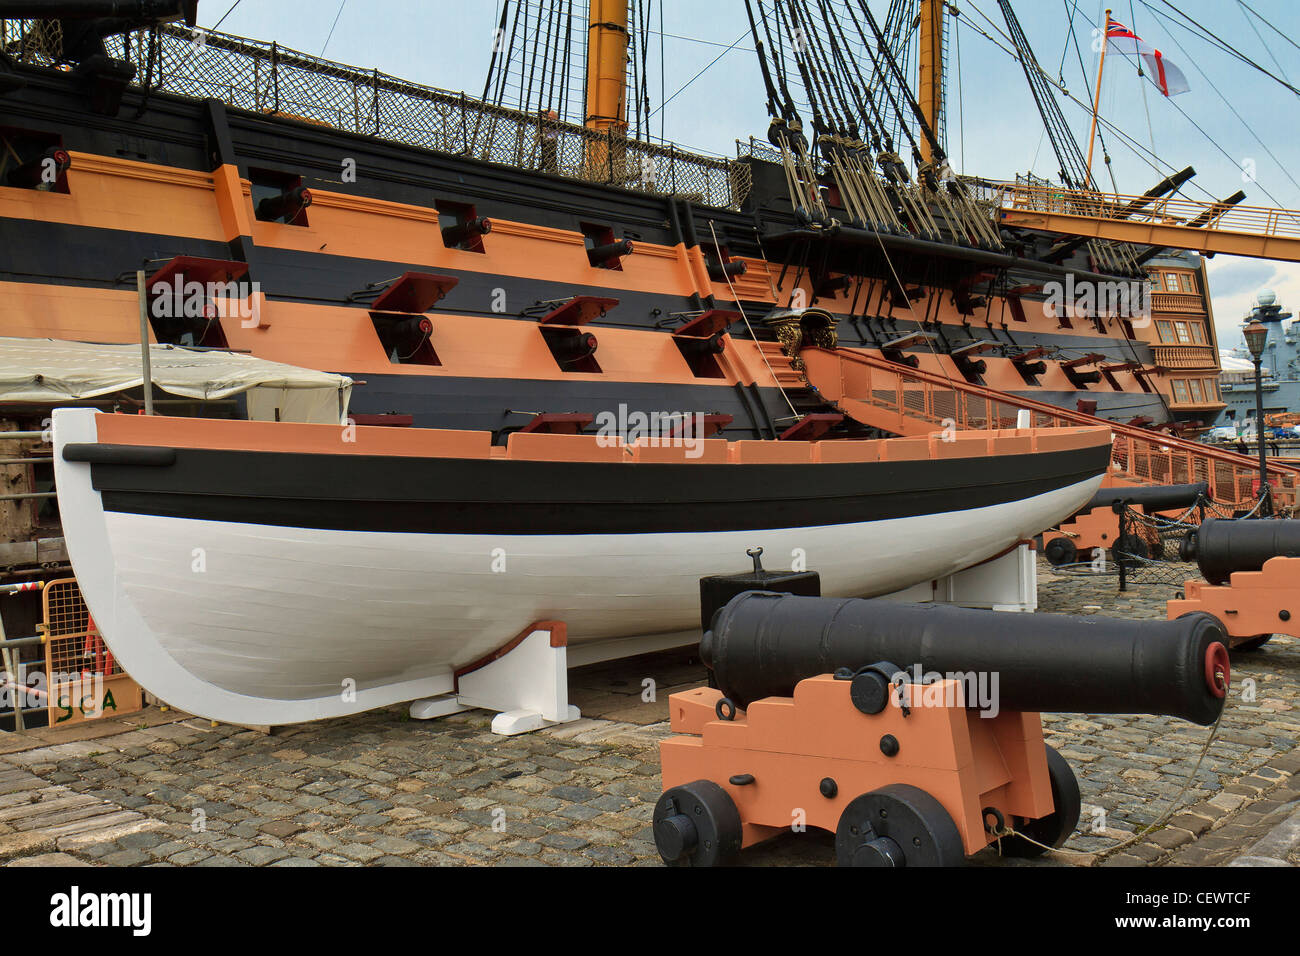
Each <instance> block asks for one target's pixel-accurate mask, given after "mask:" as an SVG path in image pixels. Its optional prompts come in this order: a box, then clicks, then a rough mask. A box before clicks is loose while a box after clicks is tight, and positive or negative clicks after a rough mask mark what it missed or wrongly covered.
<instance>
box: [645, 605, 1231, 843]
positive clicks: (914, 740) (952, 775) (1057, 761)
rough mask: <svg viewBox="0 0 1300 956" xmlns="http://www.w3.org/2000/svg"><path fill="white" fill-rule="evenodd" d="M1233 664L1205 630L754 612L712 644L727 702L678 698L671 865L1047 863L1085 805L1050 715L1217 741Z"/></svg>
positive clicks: (1090, 621) (856, 612) (662, 817)
mask: <svg viewBox="0 0 1300 956" xmlns="http://www.w3.org/2000/svg"><path fill="white" fill-rule="evenodd" d="M1226 645H1227V637H1226V635H1225V634H1224V631H1223V628H1222V627H1221V626H1220V625H1219V623H1218V622H1217V621H1216V620H1215V619H1214V618H1212V617H1211V616H1209V615H1207V614H1190V615H1186V616H1184V617H1182V618H1181V619H1179V620H1176V621H1170V622H1140V623H1139V622H1127V621H1119V620H1107V619H1099V618H1068V617H1059V616H1053V615H1021V614H1011V613H1001V612H991V611H974V610H965V609H960V608H955V607H948V606H944V605H907V604H900V603H895V602H889V601H864V600H838V599H826V598H806V597H798V596H792V595H788V594H786V595H778V594H771V593H764V592H748V593H745V594H741V595H739V596H738V597H736V598H735V599H733V600H732V601H731V602H730V603H728V604H727V605H726V607H724V608H722V609H721V610H719V611H718V612H717V613H716V614H715V615H714V617H713V627H712V629H711V630H710V631H709V632H708V633H706V635H705V638H704V641H703V643H702V645H701V657H702V658H703V660H704V662H705V664H706V665H707V666H708V667H709V668H710V669H711V670H712V671H713V676H714V679H715V683H716V684H717V685H718V686H717V687H716V688H698V689H696V690H691V691H686V692H683V693H678V694H674V695H673V696H672V698H671V702H670V705H669V714H670V718H671V726H672V730H673V731H674V733H675V736H673V737H671V738H669V739H668V740H666V741H664V742H663V743H662V744H661V745H660V758H661V761H662V764H663V782H664V788H665V790H664V793H663V795H662V796H661V797H660V799H659V802H658V803H657V804H656V806H655V812H654V835H655V843H656V846H657V847H658V849H659V852H660V855H661V857H662V858H663V859H664V861H665V862H666V863H668V864H670V865H677V866H715V865H719V864H725V863H727V862H729V861H730V860H732V859H734V858H735V856H736V854H737V853H738V852H739V851H740V850H741V849H742V848H744V847H749V846H752V845H754V844H756V843H760V842H762V841H764V840H767V839H769V838H771V837H774V836H776V835H778V834H780V833H782V832H787V831H789V830H790V829H791V828H792V827H793V828H795V829H796V830H797V829H800V828H801V827H816V828H819V829H823V830H827V831H830V832H832V833H834V834H835V855H836V860H837V862H838V863H839V864H840V865H842V866H883V867H903V866H951V865H956V864H959V863H961V862H962V861H963V860H964V858H965V857H966V856H968V855H970V854H973V853H976V852H978V851H980V850H982V849H983V848H985V847H987V846H989V845H990V844H993V843H1000V851H1001V852H1002V853H1003V854H1004V855H1011V856H1033V855H1037V854H1040V853H1044V852H1046V851H1047V850H1048V849H1050V848H1053V847H1059V846H1061V845H1062V844H1063V843H1064V842H1065V841H1066V839H1068V837H1069V836H1070V834H1071V833H1073V831H1074V829H1075V827H1076V825H1077V823H1078V819H1079V812H1080V797H1079V788H1078V784H1077V782H1076V780H1075V777H1074V773H1073V771H1072V770H1071V769H1070V767H1069V765H1068V763H1066V761H1065V760H1064V759H1063V758H1062V757H1061V756H1060V755H1059V754H1058V753H1056V751H1054V750H1053V749H1052V748H1051V747H1049V746H1047V745H1046V744H1045V743H1044V740H1043V732H1042V722H1041V719H1040V717H1039V711H1042V710H1049V711H1054V712H1076V711H1077V712H1087V713H1143V714H1146V713H1151V714H1165V715H1170V716H1181V717H1186V718H1187V719H1190V720H1194V721H1196V722H1198V723H1202V724H1208V723H1213V722H1214V720H1215V719H1217V716H1218V714H1219V712H1220V711H1221V710H1222V707H1223V703H1224V699H1225V697H1226V690H1227V687H1228V685H1229V681H1230V674H1229V664H1228V652H1227V647H1226ZM927 672H929V673H927Z"/></svg>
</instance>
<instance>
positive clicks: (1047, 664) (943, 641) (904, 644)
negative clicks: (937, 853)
mask: <svg viewBox="0 0 1300 956" xmlns="http://www.w3.org/2000/svg"><path fill="white" fill-rule="evenodd" d="M1227 646H1228V638H1227V635H1226V633H1225V631H1224V628H1223V625H1222V624H1220V623H1219V621H1218V620H1216V619H1215V618H1214V617H1213V616H1211V615H1209V614H1200V613H1198V614H1189V615H1186V616H1184V617H1181V618H1179V619H1178V620H1175V621H1158V622H1154V621H1123V620H1116V619H1110V618H1095V617H1065V616H1060V615H1047V614H1025V615H1020V614H1006V613H997V612H991V611H981V610H968V609H965V608H957V607H951V606H947V605H939V604H902V603H898V602H894V601H882V600H860V599H833V598H808V597H798V596H793V595H778V594H770V593H763V592H750V593H747V594H742V595H740V596H739V597H737V598H736V599H734V600H733V601H731V602H730V603H729V604H728V605H727V606H726V607H724V608H723V609H722V610H720V611H719V612H718V613H717V614H716V615H714V617H713V621H712V626H711V628H710V630H709V632H708V633H706V634H705V635H704V640H703V641H702V642H701V644H700V656H701V659H702V660H703V661H704V664H705V666H707V667H708V668H709V669H710V670H711V671H712V672H713V676H714V679H715V681H716V683H717V686H718V688H719V689H720V690H721V691H722V693H723V694H725V695H726V697H727V698H729V699H730V700H731V701H732V703H733V704H734V705H735V706H737V707H740V708H745V707H747V706H748V705H749V704H750V703H752V702H753V701H756V700H761V699H763V698H767V697H784V696H789V695H790V694H792V693H793V691H794V687H795V685H796V684H798V683H799V682H800V681H801V680H804V679H805V678H809V677H813V676H815V675H818V674H831V673H835V672H838V671H844V670H848V671H854V672H856V671H860V670H862V669H863V668H868V667H870V666H871V665H873V664H876V663H877V662H880V661H893V662H895V663H897V664H899V665H901V666H902V667H903V668H910V667H912V666H913V665H917V666H919V667H920V669H921V670H922V671H924V672H927V673H930V672H938V673H941V674H943V673H965V674H970V673H975V674H996V675H997V677H998V681H999V705H1000V706H1001V707H1003V708H1006V709H1008V710H1016V711H1027V712H1042V711H1048V712H1058V713H1089V714H1160V715H1166V716H1171V717H1182V718H1185V719H1187V720H1190V721H1194V722H1195V723H1198V724H1203V725H1208V724H1212V723H1213V722H1214V721H1215V720H1216V719H1217V717H1218V716H1219V712H1220V711H1221V710H1222V708H1223V702H1224V698H1225V696H1226V690H1225V684H1224V683H1223V680H1222V675H1225V674H1227V672H1228V671H1227V668H1228V660H1227Z"/></svg>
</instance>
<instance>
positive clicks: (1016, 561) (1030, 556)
mask: <svg viewBox="0 0 1300 956" xmlns="http://www.w3.org/2000/svg"><path fill="white" fill-rule="evenodd" d="M885 597H887V598H888V599H889V600H891V601H907V602H910V603H914V604H925V603H929V602H931V601H933V602H935V603H937V604H953V605H956V606H957V607H973V608H987V609H989V610H993V611H1019V612H1022V613H1026V614H1028V613H1032V612H1034V611H1036V610H1038V561H1037V559H1036V555H1035V554H1034V551H1033V550H1032V549H1031V548H1030V547H1029V545H1027V544H1022V545H1020V546H1019V547H1018V548H1016V549H1015V550H1014V551H1009V552H1007V553H1006V554H1004V555H1002V557H1000V558H994V559H993V560H991V561H985V562H984V563H983V564H977V565H976V566H975V567H973V568H967V569H966V570H965V571H958V572H957V573H956V574H951V575H949V576H948V577H946V578H940V579H939V580H937V581H931V582H925V583H923V584H918V585H916V586H914V587H911V588H908V589H906V590H904V591H898V592H896V593H894V594H889V595H885Z"/></svg>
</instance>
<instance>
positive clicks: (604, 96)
mask: <svg viewBox="0 0 1300 956" xmlns="http://www.w3.org/2000/svg"><path fill="white" fill-rule="evenodd" d="M628 40H629V37H628V31H627V0H589V2H588V4H587V129H589V130H593V131H595V132H597V133H607V132H609V131H611V130H612V131H614V132H615V133H616V134H618V133H625V132H626V131H627V50H628Z"/></svg>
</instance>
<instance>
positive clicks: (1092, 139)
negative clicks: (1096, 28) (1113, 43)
mask: <svg viewBox="0 0 1300 956" xmlns="http://www.w3.org/2000/svg"><path fill="white" fill-rule="evenodd" d="M1109 37H1110V11H1109V10H1107V11H1106V26H1105V27H1103V28H1102V31H1101V60H1100V61H1099V62H1098V63H1097V96H1096V97H1095V98H1094V99H1093V101H1092V130H1091V131H1090V132H1089V133H1088V185H1089V186H1091V187H1092V188H1093V189H1096V188H1097V182H1096V180H1095V179H1093V177H1092V148H1093V146H1094V145H1095V144H1096V142H1097V114H1098V113H1099V112H1100V111H1101V71H1102V70H1103V69H1105V67H1106V45H1107V44H1106V41H1107V39H1108V38H1109Z"/></svg>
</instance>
